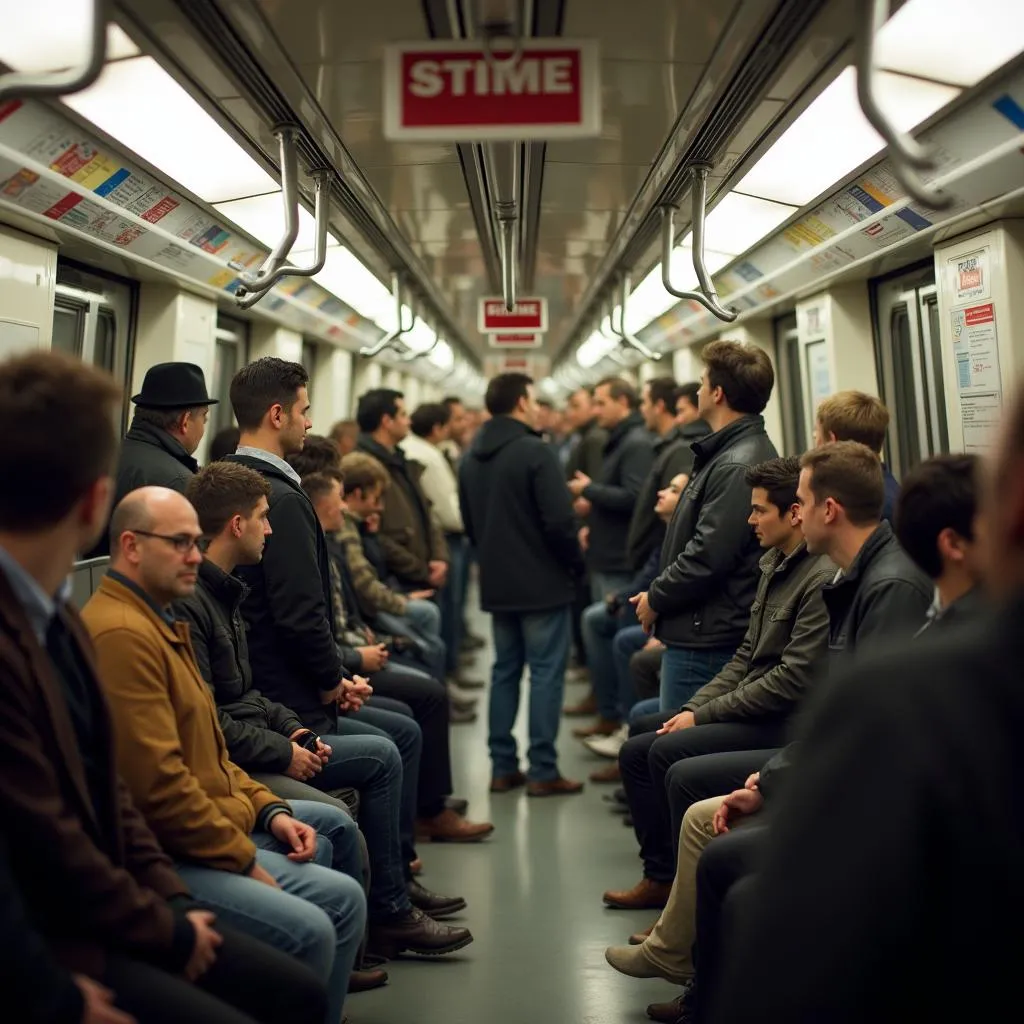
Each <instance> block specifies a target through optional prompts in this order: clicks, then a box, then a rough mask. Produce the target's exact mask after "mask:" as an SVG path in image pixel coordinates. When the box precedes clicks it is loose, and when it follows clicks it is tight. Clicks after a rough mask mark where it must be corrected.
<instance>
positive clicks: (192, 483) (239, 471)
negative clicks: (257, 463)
mask: <svg viewBox="0 0 1024 1024" xmlns="http://www.w3.org/2000/svg"><path fill="white" fill-rule="evenodd" d="M185 497H186V498H188V500H189V501H190V502H192V507H193V508H194V509H195V510H196V514H197V515H198V516H199V527H200V529H201V530H202V531H203V533H204V534H206V536H207V537H216V536H217V535H218V534H219V533H220V532H221V531H222V530H223V529H224V527H225V526H227V524H228V523H229V522H230V521H231V520H232V519H234V517H235V516H243V517H244V518H248V517H249V516H251V515H252V513H253V510H254V509H255V508H256V506H257V504H259V500H260V498H269V497H270V484H269V483H268V482H267V478H266V477H265V476H263V474H262V473H257V472H256V470H255V469H250V468H249V467H248V466H243V465H242V464H241V463H239V462H211V463H210V464H209V465H208V466H204V467H203V468H202V469H201V470H200V471H199V472H198V473H196V475H195V476H194V477H192V479H191V480H189V482H188V484H187V486H186V487H185Z"/></svg>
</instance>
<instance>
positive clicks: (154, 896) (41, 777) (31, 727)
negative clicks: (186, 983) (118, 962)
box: [0, 572, 188, 974]
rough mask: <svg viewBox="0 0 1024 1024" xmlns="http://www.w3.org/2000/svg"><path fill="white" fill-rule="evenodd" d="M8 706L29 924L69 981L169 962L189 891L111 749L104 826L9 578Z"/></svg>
mask: <svg viewBox="0 0 1024 1024" xmlns="http://www.w3.org/2000/svg"><path fill="white" fill-rule="evenodd" d="M59 614H60V615H62V616H63V618H64V621H65V624H66V625H67V628H68V629H69V630H70V631H71V633H72V635H73V636H74V637H75V638H76V640H77V641H78V645H79V648H80V649H81V652H82V655H83V657H84V659H85V662H86V664H87V666H88V668H89V671H90V672H91V673H93V674H95V663H94V659H93V650H92V644H91V643H90V641H89V636H88V634H87V633H86V631H85V629H84V628H83V626H82V623H81V620H80V619H79V617H78V613H77V612H76V611H75V610H74V609H73V608H72V607H71V606H65V607H63V608H62V609H61V610H60V611H59ZM93 682H94V683H95V688H96V693H97V700H98V701H99V704H100V707H101V708H102V711H103V713H102V715H101V716H99V718H100V720H99V721H98V722H97V728H98V730H100V731H101V732H105V733H107V734H109V732H110V729H111V722H110V716H109V713H108V710H107V708H106V704H105V702H104V700H103V695H102V691H101V689H100V686H99V683H98V682H96V680H95V679H94V680H93ZM0 705H2V707H3V711H2V713H0V750H2V752H3V753H2V754H0V814H2V815H3V820H4V831H5V833H6V834H7V835H8V837H9V851H10V861H11V866H12V870H13V871H14V872H15V875H16V877H17V879H18V883H19V888H20V890H21V894H22V897H23V898H24V901H25V904H26V907H27V908H28V911H29V914H30V916H31V917H32V920H33V923H34V924H35V925H36V927H37V928H38V929H39V931H40V932H41V933H42V934H43V935H44V936H45V937H46V938H47V940H48V942H49V943H50V946H51V948H52V949H53V950H54V952H55V953H56V954H57V956H58V958H59V959H60V960H61V962H62V963H63V964H64V965H65V966H66V967H68V968H69V969H71V970H78V971H84V972H87V973H90V974H96V972H101V971H102V970H103V963H104V959H105V951H107V950H114V949H116V950H121V951H126V950H132V951H133V952H134V953H135V954H136V955H138V956H142V957H144V958H146V959H154V960H157V961H161V960H166V959H167V958H168V957H169V956H170V955H171V953H172V944H173V939H174V931H175V924H174V915H173V913H172V911H171V908H170V907H169V906H168V904H167V902H166V900H167V899H168V898H170V897H171V896H175V895H179V894H181V895H187V893H188V890H187V889H186V887H185V885H184V883H183V882H182V881H181V879H180V878H179V877H178V875H177V874H176V873H175V871H174V866H173V864H172V863H171V861H170V858H169V857H168V856H167V855H166V854H165V853H164V852H163V851H162V850H161V849H160V847H159V846H158V845H157V841H156V839H155V838H154V836H153V833H152V832H150V830H149V828H148V826H147V825H146V822H145V821H144V820H143V817H142V815H141V814H140V813H139V812H138V810H136V808H135V806H134V804H133V803H132V798H131V795H130V794H129V792H128V789H127V787H126V786H125V785H124V783H123V782H122V780H121V779H120V778H119V777H118V775H117V772H116V769H115V765H114V754H113V744H112V743H110V742H107V743H101V744H97V749H95V750H94V751H93V752H92V753H93V756H94V757H95V758H96V764H97V768H98V769H99V771H101V772H102V776H103V784H104V785H105V786H106V787H107V788H108V790H109V799H108V800H107V801H106V803H107V806H108V807H109V808H112V810H113V813H112V814H110V815H109V816H106V817H107V820H100V815H99V814H98V813H97V809H96V808H95V807H94V806H93V803H92V799H91V797H90V793H89V788H88V785H87V783H86V773H85V765H84V763H83V761H82V756H81V753H80V752H79V746H78V740H77V737H76V734H75V728H74V724H73V723H72V720H71V715H70V712H69V711H68V706H67V703H66V701H65V698H64V692H63V689H62V686H61V683H60V680H59V679H58V677H57V675H56V674H55V672H54V670H53V667H52V664H51V662H50V659H49V658H48V657H47V654H46V651H45V650H44V648H43V647H42V646H41V645H40V643H39V641H38V639H37V638H36V635H35V633H34V632H33V630H32V627H31V625H30V624H29V620H28V617H27V616H26V615H25V612H24V609H23V608H22V606H21V603H20V602H19V601H18V600H17V598H16V597H15V596H14V593H13V592H12V590H11V588H10V585H9V584H8V582H7V579H6V577H5V576H4V574H3V572H0Z"/></svg>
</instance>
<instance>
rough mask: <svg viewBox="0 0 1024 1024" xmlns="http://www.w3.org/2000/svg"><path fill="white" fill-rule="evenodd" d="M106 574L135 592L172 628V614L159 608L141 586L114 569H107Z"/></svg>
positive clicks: (173, 620)
mask: <svg viewBox="0 0 1024 1024" xmlns="http://www.w3.org/2000/svg"><path fill="white" fill-rule="evenodd" d="M107 575H108V576H109V577H110V578H111V579H112V580H117V582H118V583H120V584H121V586H123V587H127V588H128V589H129V590H130V591H131V592H132V593H133V594H136V595H137V596H138V597H141V598H142V600H143V601H145V602H146V604H148V605H149V607H150V608H152V609H153V611H155V612H156V613H157V615H159V616H160V618H161V619H163V620H164V622H166V623H167V625H168V626H171V627H172V628H173V627H174V622H175V619H174V616H173V615H172V614H171V613H170V611H169V610H168V609H166V608H161V607H160V605H158V604H157V603H156V601H154V600H153V598H151V597H150V596H149V594H147V593H146V592H145V591H144V590H143V589H142V587H140V586H139V585H138V584H137V583H135V582H133V581H132V580H130V579H128V577H127V576H124V575H122V574H121V573H119V572H118V571H117V570H116V569H108V570H107Z"/></svg>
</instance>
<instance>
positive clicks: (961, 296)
mask: <svg viewBox="0 0 1024 1024" xmlns="http://www.w3.org/2000/svg"><path fill="white" fill-rule="evenodd" d="M949 270H950V276H951V279H952V280H951V282H950V284H951V287H950V292H951V293H952V301H951V302H950V305H952V306H959V305H961V304H963V303H965V302H972V301H973V300H974V299H983V298H988V294H989V247H988V246H987V245H986V246H984V247H983V248H981V249H978V250H977V251H976V252H969V253H967V254H965V255H964V256H956V257H954V258H953V259H951V260H949Z"/></svg>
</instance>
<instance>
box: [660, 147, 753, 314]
mask: <svg viewBox="0 0 1024 1024" xmlns="http://www.w3.org/2000/svg"><path fill="white" fill-rule="evenodd" d="M710 170H711V168H710V167H709V166H708V165H707V164H694V165H693V166H692V167H691V168H690V175H691V178H692V180H691V182H690V200H691V203H692V206H693V213H692V217H691V223H690V229H691V230H692V231H693V269H694V272H695V273H696V274H697V284H698V285H699V287H700V291H696V292H683V291H679V290H678V289H677V288H674V287H673V286H672V281H671V280H670V276H671V273H672V250H673V249H674V248H675V231H676V227H675V216H676V208H675V206H673V205H672V204H671V203H666V204H665V205H664V206H662V208H661V217H662V222H661V283H662V285H664V288H665V291H667V292H668V293H669V295H674V296H675V297H676V298H677V299H692V300H694V301H695V302H699V303H700V304H701V305H702V306H703V307H704V308H705V309H706V310H707V311H708V312H709V313H712V314H713V315H714V316H716V317H718V319H719V320H724V321H725V322H726V323H729V324H731V323H732V322H733V320H735V319H736V317H737V316H739V313H737V312H736V310H734V309H726V308H725V306H723V305H722V304H721V303H720V302H719V301H718V292H716V291H715V286H714V284H712V282H711V275H710V274H708V268H707V266H706V264H705V263H704V217H705V214H706V207H707V200H708V171H710Z"/></svg>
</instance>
